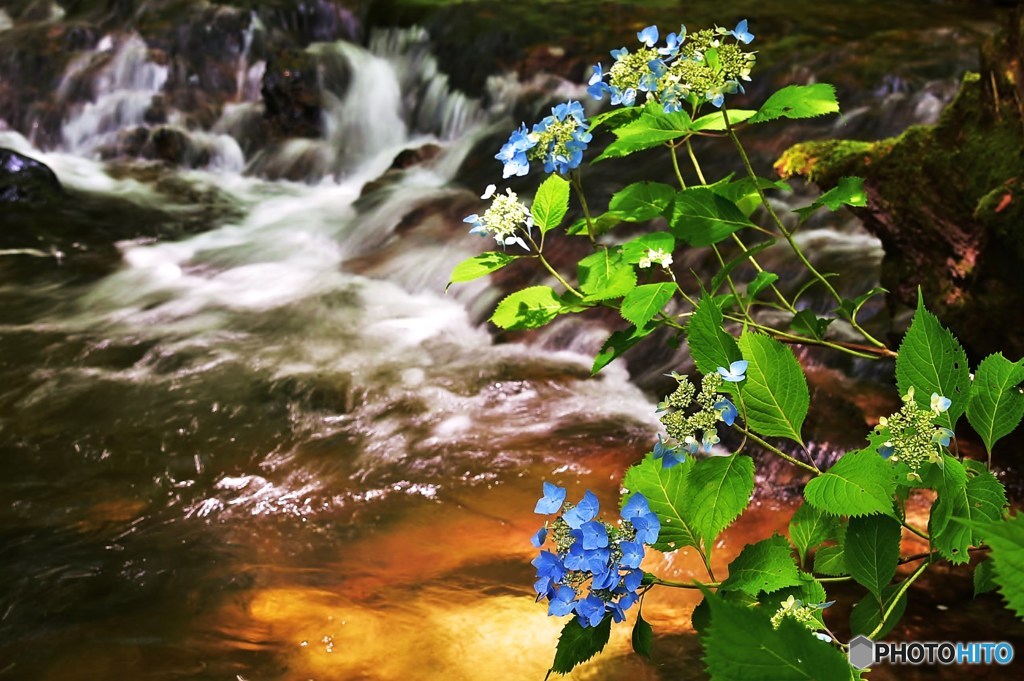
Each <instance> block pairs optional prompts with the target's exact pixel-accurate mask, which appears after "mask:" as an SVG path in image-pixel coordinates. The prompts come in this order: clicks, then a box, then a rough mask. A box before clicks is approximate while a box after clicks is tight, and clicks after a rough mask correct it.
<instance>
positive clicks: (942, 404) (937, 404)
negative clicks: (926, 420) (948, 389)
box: [931, 393, 953, 416]
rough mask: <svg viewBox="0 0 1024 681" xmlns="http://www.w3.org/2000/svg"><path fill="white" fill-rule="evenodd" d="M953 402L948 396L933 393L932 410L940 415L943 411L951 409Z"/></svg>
mask: <svg viewBox="0 0 1024 681" xmlns="http://www.w3.org/2000/svg"><path fill="white" fill-rule="evenodd" d="M952 404H953V402H952V401H951V400H950V399H949V398H948V397H943V396H942V395H940V394H938V393H932V405H931V406H932V411H933V412H935V415H936V416H938V415H939V414H941V413H942V412H944V411H946V410H947V409H949V407H950V405H952Z"/></svg>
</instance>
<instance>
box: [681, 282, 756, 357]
mask: <svg viewBox="0 0 1024 681" xmlns="http://www.w3.org/2000/svg"><path fill="white" fill-rule="evenodd" d="M722 321H723V317H722V311H721V310H720V309H718V305H717V304H716V303H715V300H714V298H711V297H708V296H704V297H703V298H701V300H700V303H699V304H698V305H697V309H696V310H694V312H693V315H692V316H691V317H690V323H689V324H687V326H686V338H687V340H689V341H690V354H692V355H693V361H694V362H696V364H697V369H699V370H700V372H701V373H702V374H713V373H715V371H716V370H717V369H718V367H727V366H729V365H730V364H731V363H733V362H735V361H736V360H739V359H742V358H743V355H742V353H741V352H740V347H739V345H737V344H736V339H735V338H733V337H732V336H731V335H730V334H728V333H726V332H725V330H724V329H723V328H722Z"/></svg>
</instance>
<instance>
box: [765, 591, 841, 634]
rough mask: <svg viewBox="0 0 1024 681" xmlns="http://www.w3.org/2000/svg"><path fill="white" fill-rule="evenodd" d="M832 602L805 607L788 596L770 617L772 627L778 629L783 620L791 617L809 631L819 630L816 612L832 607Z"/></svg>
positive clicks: (819, 623) (819, 624)
mask: <svg viewBox="0 0 1024 681" xmlns="http://www.w3.org/2000/svg"><path fill="white" fill-rule="evenodd" d="M833 602H834V601H830V602H828V603H821V604H820V605H805V604H804V602H803V601H801V600H800V599H799V598H794V597H793V596H790V597H789V598H787V599H786V600H784V601H781V605H780V607H779V609H778V610H776V611H775V614H774V615H772V619H771V622H772V627H774V628H775V629H778V628H779V625H780V624H782V620H783V619H784V618H786V617H791V618H792V619H795V620H796V621H797V622H799V623H800V624H802V625H804V626H805V627H807V628H808V629H810V630H811V631H816V630H818V629H821V628H822V627H821V622H820V621H819V620H818V611H819V610H822V609H823V608H827V607H828V606H830V605H832V603H833Z"/></svg>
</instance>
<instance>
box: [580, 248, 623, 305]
mask: <svg viewBox="0 0 1024 681" xmlns="http://www.w3.org/2000/svg"><path fill="white" fill-rule="evenodd" d="M579 282H580V291H582V292H583V293H584V294H585V295H586V300H588V301H593V300H608V299H609V298H620V297H622V296H624V295H626V294H627V293H629V292H630V291H632V290H633V289H634V288H635V287H636V271H635V270H634V269H633V267H632V265H630V264H629V263H626V262H624V261H623V259H622V253H621V252H620V251H619V249H611V248H603V249H601V250H599V251H598V252H597V253H594V254H592V255H588V256H587V257H586V258H583V260H580V262H579Z"/></svg>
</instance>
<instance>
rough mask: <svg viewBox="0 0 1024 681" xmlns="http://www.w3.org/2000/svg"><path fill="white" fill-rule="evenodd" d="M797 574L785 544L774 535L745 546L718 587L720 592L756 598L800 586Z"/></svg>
mask: <svg viewBox="0 0 1024 681" xmlns="http://www.w3.org/2000/svg"><path fill="white" fill-rule="evenodd" d="M801 581H802V580H801V577H800V572H799V570H797V566H796V563H795V562H793V555H792V553H791V549H790V547H789V542H787V541H786V539H785V537H780V536H779V535H775V536H773V537H770V538H768V539H763V540H761V541H759V542H757V543H755V544H747V545H746V546H745V547H744V548H743V550H742V551H740V555H738V556H736V558H735V559H734V560H733V561H732V563H730V564H729V577H728V578H727V579H726V580H725V581H723V582H722V585H721V586H720V587H719V588H720V589H722V590H724V591H742V592H743V593H745V594H749V595H750V596H754V597H756V596H757V595H758V594H759V593H761V592H762V591H763V592H765V593H772V592H773V591H778V590H779V589H784V588H786V587H787V586H797V585H799V584H800V583H801Z"/></svg>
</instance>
